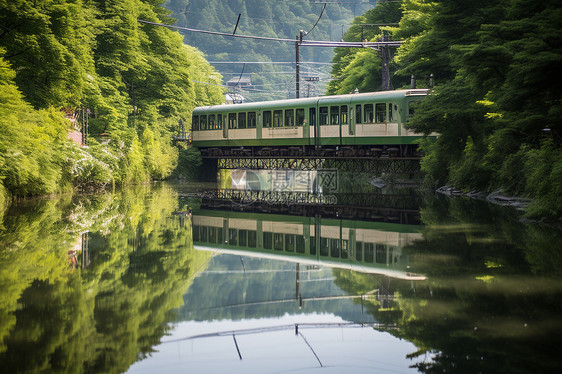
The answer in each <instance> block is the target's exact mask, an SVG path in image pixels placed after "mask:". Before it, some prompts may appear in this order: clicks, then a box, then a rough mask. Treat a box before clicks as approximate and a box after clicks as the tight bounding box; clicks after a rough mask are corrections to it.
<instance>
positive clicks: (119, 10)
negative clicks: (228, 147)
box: [0, 0, 223, 206]
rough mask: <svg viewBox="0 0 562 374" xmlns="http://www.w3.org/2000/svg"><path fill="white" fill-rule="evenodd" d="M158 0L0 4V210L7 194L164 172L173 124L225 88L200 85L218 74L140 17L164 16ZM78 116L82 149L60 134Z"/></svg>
mask: <svg viewBox="0 0 562 374" xmlns="http://www.w3.org/2000/svg"><path fill="white" fill-rule="evenodd" d="M161 3H162V1H159V0H123V1H93V0H45V1H31V0H30V1H28V0H17V1H9V2H7V1H3V2H0V26H1V29H0V181H1V184H0V206H2V205H3V202H5V201H6V198H7V196H10V195H11V196H25V195H31V194H35V195H36V194H50V193H54V192H59V191H63V190H67V189H69V188H72V186H75V187H81V186H84V185H86V184H87V185H92V184H97V185H105V184H124V183H137V182H141V181H145V180H148V179H162V178H165V177H167V176H169V175H170V174H171V173H172V171H173V170H174V168H175V166H176V165H177V162H178V149H177V148H176V147H173V146H172V144H171V141H172V135H173V134H174V133H176V132H177V131H178V130H177V129H178V121H179V120H180V119H182V120H183V121H186V122H188V121H189V119H190V118H188V117H189V113H190V112H191V109H192V108H193V107H195V106H197V105H204V104H208V103H218V102H221V101H222V100H223V95H222V88H221V87H219V86H215V85H208V84H198V83H197V82H199V81H205V82H207V81H210V83H219V82H220V76H218V75H217V74H216V71H215V70H214V69H213V68H212V67H211V66H210V65H209V64H208V63H207V62H206V60H205V59H204V58H203V56H202V54H201V53H200V52H199V51H198V50H196V49H195V48H193V47H189V46H187V45H184V44H183V38H182V36H180V35H179V34H178V33H176V32H172V31H170V30H168V29H166V28H163V27H155V26H150V25H141V24H140V23H138V22H137V19H139V18H142V19H146V20H149V21H153V22H172V19H170V18H168V16H167V14H168V13H169V11H167V10H165V9H164V8H162V7H161V6H160V4H161ZM78 113H79V114H81V115H82V116H81V117H78V121H77V123H78V124H81V123H83V122H85V121H86V120H87V123H88V130H89V134H90V136H89V139H88V144H87V145H88V147H87V148H85V147H78V146H75V145H73V143H71V142H70V141H69V140H68V136H67V133H68V131H70V130H73V128H72V124H71V121H69V120H67V119H65V118H64V117H65V114H67V116H68V117H70V118H71V119H76V117H75V115H76V114H78ZM73 117H74V118H73ZM77 127H78V126H77ZM75 130H78V131H79V130H80V129H79V128H76V129H75Z"/></svg>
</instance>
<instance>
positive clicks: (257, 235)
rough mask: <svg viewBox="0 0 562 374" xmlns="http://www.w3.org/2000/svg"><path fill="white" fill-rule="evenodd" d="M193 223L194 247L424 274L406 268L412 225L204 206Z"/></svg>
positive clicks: (411, 276) (402, 275) (415, 231)
mask: <svg viewBox="0 0 562 374" xmlns="http://www.w3.org/2000/svg"><path fill="white" fill-rule="evenodd" d="M192 222H193V226H192V233H193V246H194V248H195V249H197V250H207V251H212V252H213V253H217V254H218V253H230V254H236V255H244V256H252V257H259V258H269V259H277V260H283V261H292V262H298V263H300V264H305V265H322V266H327V267H334V268H340V269H350V270H355V271H359V272H363V273H372V274H382V275H386V276H390V277H393V278H398V279H408V280H424V279H425V276H424V275H421V274H416V273H413V272H411V270H410V255H409V254H408V249H407V246H408V245H410V244H412V243H413V242H414V241H415V240H418V239H421V237H422V236H421V233H420V231H421V226H417V225H401V224H395V223H383V222H363V221H351V220H339V219H327V218H320V217H299V216H284V215H279V214H256V213H246V212H227V211H215V210H204V209H203V210H199V211H196V212H194V213H193V216H192Z"/></svg>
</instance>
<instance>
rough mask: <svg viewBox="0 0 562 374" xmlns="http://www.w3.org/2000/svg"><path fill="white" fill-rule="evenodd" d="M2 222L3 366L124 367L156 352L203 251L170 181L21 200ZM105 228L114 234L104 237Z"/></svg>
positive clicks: (206, 255) (0, 348) (52, 368)
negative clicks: (179, 210) (180, 210)
mask: <svg viewBox="0 0 562 374" xmlns="http://www.w3.org/2000/svg"><path fill="white" fill-rule="evenodd" d="M12 209H14V210H12V211H9V212H8V213H7V214H6V215H5V216H2V217H1V221H0V222H1V223H0V287H2V296H1V297H0V322H1V323H0V361H2V365H3V367H2V370H3V371H8V372H53V373H55V372H77V373H82V372H103V373H121V372H124V371H127V369H128V368H129V367H130V365H132V364H133V363H134V362H136V361H138V360H139V359H140V358H142V357H146V356H147V355H149V354H150V353H151V352H152V347H153V346H154V345H156V344H157V343H158V342H159V341H160V339H161V338H162V337H163V336H164V335H165V334H166V332H167V331H168V329H169V327H168V323H169V322H171V321H172V320H173V319H174V314H173V312H172V311H173V310H174V309H175V308H178V307H180V306H181V305H182V304H183V300H182V295H183V294H184V293H185V292H186V291H187V289H188V287H189V286H190V284H191V282H192V279H193V278H194V276H195V272H196V271H198V270H200V269H202V268H204V267H205V265H206V263H207V261H208V258H209V253H207V252H205V251H191V250H189V249H190V248H191V246H192V239H191V221H190V220H189V218H186V219H185V220H184V219H183V217H182V218H181V219H180V218H178V216H174V215H173V214H172V213H173V212H174V211H175V210H176V209H177V194H176V193H175V192H174V191H173V190H172V189H171V188H170V187H168V186H159V187H157V188H152V189H150V188H146V187H144V186H136V187H135V186H132V187H130V188H128V189H127V190H125V191H122V192H117V193H113V194H110V193H106V194H96V195H90V196H75V197H73V198H72V199H70V198H66V199H58V200H55V199H52V200H35V201H23V202H20V203H19V204H18V205H17V206H12ZM110 233H111V235H110Z"/></svg>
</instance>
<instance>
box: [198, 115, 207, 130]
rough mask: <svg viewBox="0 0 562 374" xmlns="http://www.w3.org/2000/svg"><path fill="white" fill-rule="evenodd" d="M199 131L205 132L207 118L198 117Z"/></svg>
mask: <svg viewBox="0 0 562 374" xmlns="http://www.w3.org/2000/svg"><path fill="white" fill-rule="evenodd" d="M199 129H200V130H207V116H199Z"/></svg>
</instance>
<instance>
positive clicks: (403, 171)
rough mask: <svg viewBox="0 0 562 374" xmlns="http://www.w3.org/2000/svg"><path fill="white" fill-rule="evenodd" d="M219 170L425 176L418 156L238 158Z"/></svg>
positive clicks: (220, 161) (221, 161) (224, 161)
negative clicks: (325, 170) (287, 170)
mask: <svg viewBox="0 0 562 374" xmlns="http://www.w3.org/2000/svg"><path fill="white" fill-rule="evenodd" d="M216 160H217V167H218V168H219V169H268V170H275V169H294V170H319V169H337V170H340V171H346V172H352V173H360V172H362V173H371V174H390V175H409V176H411V177H415V176H418V175H419V174H421V169H420V159H419V158H415V157H409V158H406V157H396V158H393V157H388V158H383V157H381V158H371V157H353V158H343V157H342V158H339V157H325V158H291V157H276V158H273V157H259V158H252V157H236V158H217V159H216Z"/></svg>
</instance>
